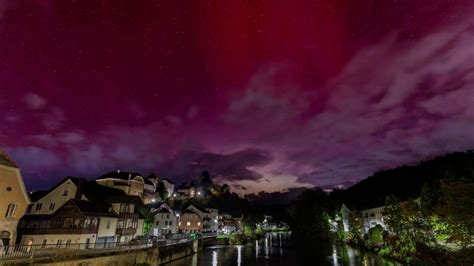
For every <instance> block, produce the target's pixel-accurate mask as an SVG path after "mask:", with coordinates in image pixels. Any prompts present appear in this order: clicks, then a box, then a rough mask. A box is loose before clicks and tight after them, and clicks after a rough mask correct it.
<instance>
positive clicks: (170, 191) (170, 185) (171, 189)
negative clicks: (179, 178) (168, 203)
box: [161, 177, 174, 197]
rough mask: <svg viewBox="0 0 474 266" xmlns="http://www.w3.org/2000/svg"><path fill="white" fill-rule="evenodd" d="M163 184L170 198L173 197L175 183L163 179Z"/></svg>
mask: <svg viewBox="0 0 474 266" xmlns="http://www.w3.org/2000/svg"><path fill="white" fill-rule="evenodd" d="M161 182H163V185H164V186H165V188H166V191H167V192H168V197H171V196H172V195H173V193H174V183H173V181H171V180H169V179H168V178H166V177H165V178H163V179H161Z"/></svg>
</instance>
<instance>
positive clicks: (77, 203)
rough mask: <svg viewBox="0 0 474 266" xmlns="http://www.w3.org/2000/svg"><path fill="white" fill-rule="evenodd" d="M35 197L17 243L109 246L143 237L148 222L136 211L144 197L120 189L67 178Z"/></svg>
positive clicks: (22, 222) (35, 194) (19, 230)
mask: <svg viewBox="0 0 474 266" xmlns="http://www.w3.org/2000/svg"><path fill="white" fill-rule="evenodd" d="M31 197H32V199H33V200H34V202H33V203H32V204H31V205H30V207H29V208H28V211H27V213H26V214H25V215H24V216H23V218H21V220H20V225H19V227H18V238H17V239H18V241H20V242H21V243H22V244H32V243H34V244H40V243H41V244H43V243H44V244H57V243H59V245H61V243H63V242H64V243H69V244H71V243H89V244H104V245H105V244H107V243H115V242H128V241H129V240H130V239H132V238H133V237H135V236H138V235H142V234H143V223H144V218H143V217H140V214H139V213H138V210H137V208H136V206H138V205H141V204H142V201H141V199H140V197H138V196H130V195H127V194H125V192H123V190H120V189H115V188H111V187H107V186H102V185H100V184H98V183H96V182H93V181H87V180H85V179H79V178H75V177H66V178H65V179H63V180H62V181H61V182H59V183H58V184H56V185H55V186H54V187H53V188H51V189H50V190H49V191H46V192H37V193H33V194H32V195H31ZM68 229H75V230H68ZM86 229H87V230H86ZM88 239H89V240H88ZM80 241H84V242H80Z"/></svg>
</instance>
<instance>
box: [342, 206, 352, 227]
mask: <svg viewBox="0 0 474 266" xmlns="http://www.w3.org/2000/svg"><path fill="white" fill-rule="evenodd" d="M340 213H341V218H342V224H343V227H344V232H349V215H350V214H351V210H349V208H348V207H347V206H346V204H344V203H343V204H342V206H341V210H340Z"/></svg>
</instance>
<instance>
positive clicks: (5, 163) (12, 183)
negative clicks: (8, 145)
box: [0, 150, 30, 246]
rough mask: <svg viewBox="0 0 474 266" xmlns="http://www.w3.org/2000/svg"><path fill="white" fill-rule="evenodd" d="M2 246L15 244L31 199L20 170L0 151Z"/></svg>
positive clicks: (0, 224)
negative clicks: (18, 228)
mask: <svg viewBox="0 0 474 266" xmlns="http://www.w3.org/2000/svg"><path fill="white" fill-rule="evenodd" d="M0 196H1V200H0V215H1V216H0V246H5V245H10V244H14V243H15V240H16V237H17V225H18V221H19V220H20V218H21V217H22V216H23V214H24V213H25V212H26V209H27V208H28V205H29V203H30V198H29V197H28V193H27V192H26V188H25V184H24V183H23V178H22V177H21V174H20V169H19V168H18V167H17V166H16V165H15V163H14V162H13V161H12V160H11V159H10V158H9V157H8V155H7V154H6V153H5V152H4V151H2V150H0Z"/></svg>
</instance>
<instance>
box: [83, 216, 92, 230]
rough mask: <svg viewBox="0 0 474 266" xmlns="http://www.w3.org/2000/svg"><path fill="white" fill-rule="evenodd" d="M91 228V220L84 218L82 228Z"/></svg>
mask: <svg viewBox="0 0 474 266" xmlns="http://www.w3.org/2000/svg"><path fill="white" fill-rule="evenodd" d="M90 226H91V219H90V218H86V219H85V220H84V228H89V227H90Z"/></svg>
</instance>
